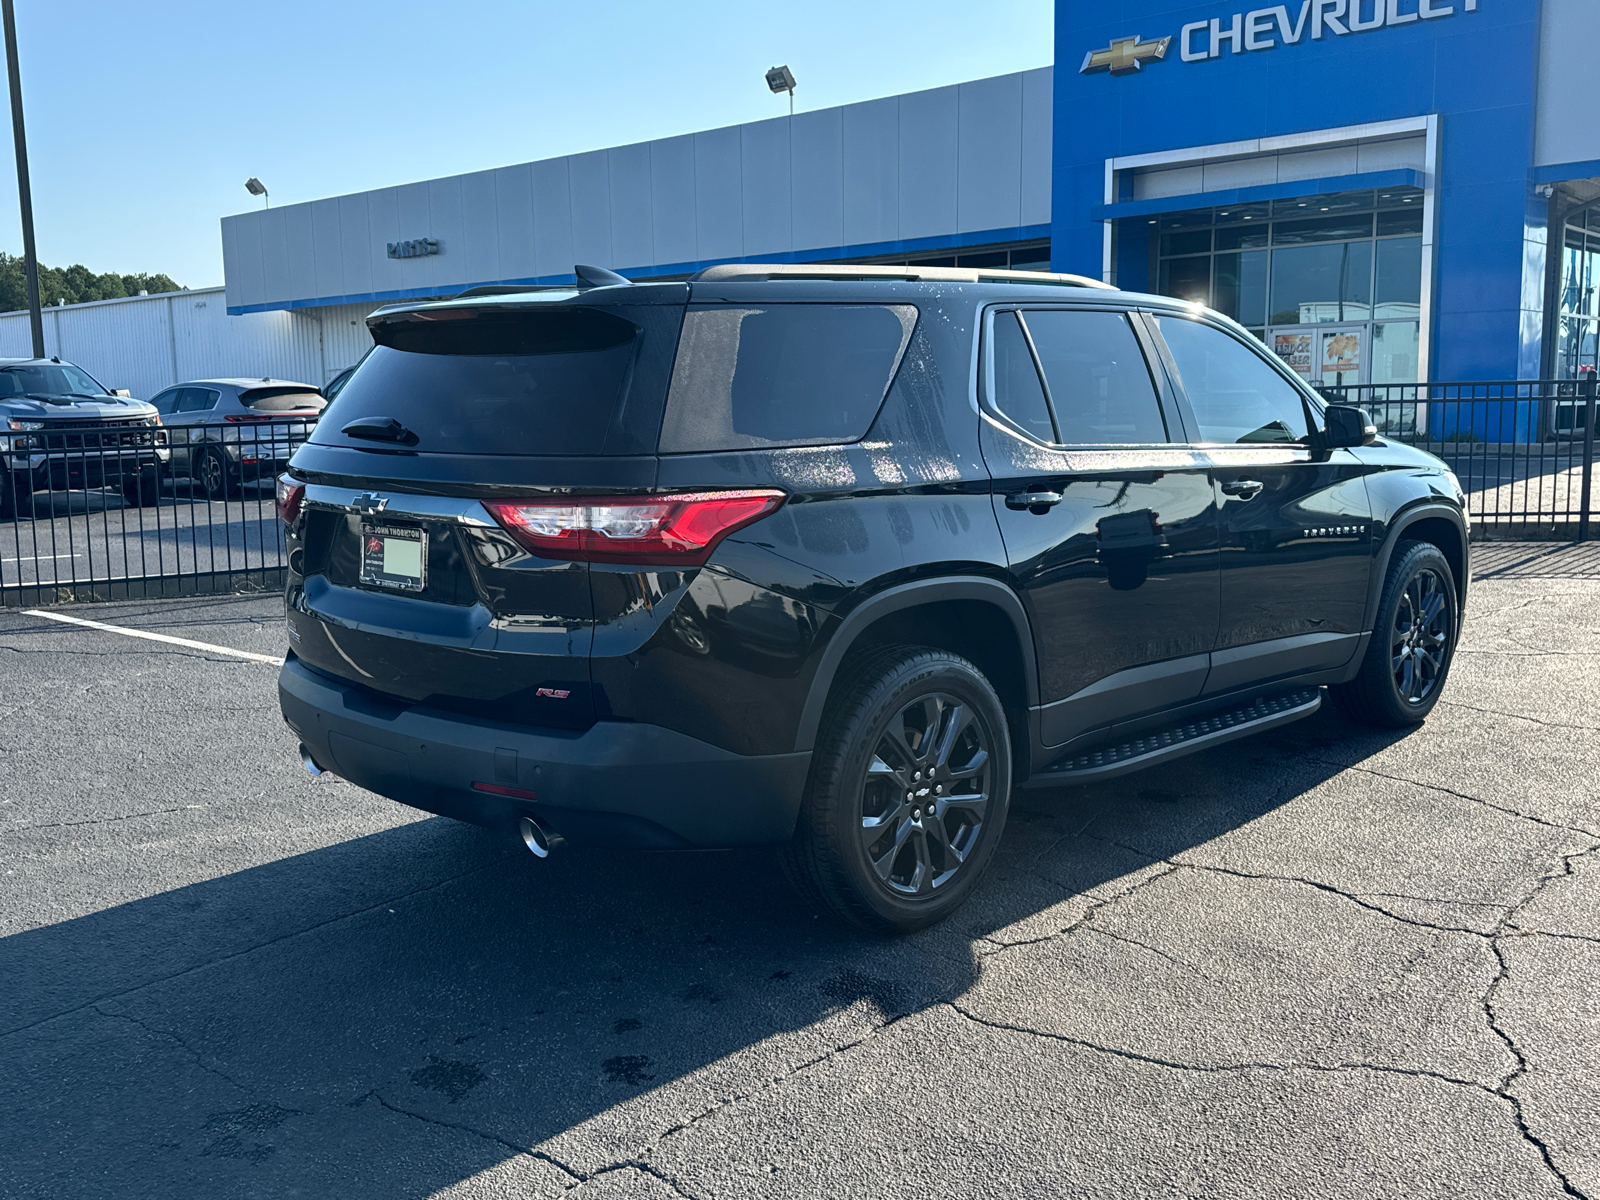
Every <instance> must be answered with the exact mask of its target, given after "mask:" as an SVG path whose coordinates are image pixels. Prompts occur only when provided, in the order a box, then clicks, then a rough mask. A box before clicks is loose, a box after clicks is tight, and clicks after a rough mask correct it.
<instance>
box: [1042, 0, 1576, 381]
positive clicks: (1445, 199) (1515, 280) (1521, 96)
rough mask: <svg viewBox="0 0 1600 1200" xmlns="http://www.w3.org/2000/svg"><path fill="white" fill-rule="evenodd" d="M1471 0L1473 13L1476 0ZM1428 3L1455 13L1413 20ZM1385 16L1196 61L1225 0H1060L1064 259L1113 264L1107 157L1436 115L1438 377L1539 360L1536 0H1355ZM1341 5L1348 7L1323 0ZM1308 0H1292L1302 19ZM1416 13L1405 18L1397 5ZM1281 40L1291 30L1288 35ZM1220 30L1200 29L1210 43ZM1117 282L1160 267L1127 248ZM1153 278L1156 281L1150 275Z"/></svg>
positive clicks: (1363, 10)
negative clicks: (1150, 54) (1129, 53)
mask: <svg viewBox="0 0 1600 1200" xmlns="http://www.w3.org/2000/svg"><path fill="white" fill-rule="evenodd" d="M1469 3H1472V4H1473V6H1474V7H1473V9H1472V10H1471V11H1469V10H1468V4H1469ZM1419 4H1420V5H1424V6H1426V7H1427V8H1428V9H1430V10H1431V11H1438V12H1442V11H1443V10H1444V9H1446V8H1448V9H1451V10H1452V11H1451V12H1450V13H1449V15H1443V16H1437V17H1434V18H1432V19H1428V20H1422V19H1414V20H1409V21H1406V20H1404V18H1406V17H1411V16H1413V15H1415V14H1417V13H1418V7H1419ZM1350 5H1351V6H1355V5H1359V10H1360V14H1361V18H1362V20H1364V21H1372V20H1375V19H1376V18H1377V17H1378V15H1380V10H1381V15H1383V16H1384V17H1385V18H1386V20H1385V24H1384V25H1383V26H1381V27H1378V28H1374V29H1371V30H1368V31H1365V32H1351V33H1349V34H1347V35H1345V36H1336V35H1334V34H1333V33H1331V32H1329V31H1327V30H1325V31H1324V36H1323V37H1322V38H1321V39H1320V40H1313V38H1312V36H1311V30H1310V28H1309V25H1310V21H1309V20H1308V21H1307V25H1308V28H1307V29H1306V30H1305V31H1304V33H1303V34H1302V37H1301V38H1300V40H1299V41H1298V43H1296V44H1294V45H1284V44H1281V41H1280V44H1278V45H1276V46H1275V47H1274V48H1272V49H1267V50H1257V51H1246V50H1243V49H1242V48H1241V49H1240V50H1238V51H1233V50H1230V48H1229V47H1228V45H1227V44H1223V45H1222V46H1221V47H1219V48H1220V50H1221V53H1220V56H1219V57H1216V58H1209V59H1207V60H1205V61H1198V62H1185V61H1183V60H1182V58H1181V57H1180V54H1179V46H1178V35H1179V32H1180V30H1181V28H1182V27H1183V26H1184V25H1185V24H1187V23H1189V22H1194V21H1201V20H1209V19H1210V18H1218V19H1219V21H1220V24H1221V27H1222V28H1223V29H1224V30H1226V29H1227V28H1228V27H1229V26H1230V24H1231V20H1232V17H1233V15H1234V13H1236V12H1247V11H1248V9H1246V8H1245V7H1244V6H1243V5H1237V6H1230V5H1229V4H1228V2H1227V0H1214V2H1212V3H1205V4H1173V3H1171V0H1058V3H1057V6H1056V63H1057V68H1058V69H1057V71H1056V76H1055V120H1054V131H1055V137H1054V162H1053V186H1052V196H1053V201H1054V203H1053V213H1052V235H1051V236H1052V266H1053V267H1054V268H1055V269H1056V270H1059V271H1074V272H1080V273H1084V274H1093V275H1099V274H1100V272H1101V269H1102V255H1103V236H1104V224H1103V222H1102V221H1099V220H1096V219H1094V216H1093V213H1092V210H1093V209H1094V208H1095V206H1096V205H1099V204H1101V203H1102V202H1103V200H1104V190H1105V169H1106V160H1107V159H1109V158H1114V157H1119V156H1126V155H1133V154H1143V153H1150V152H1154V151H1163V150H1177V149H1182V148H1184V147H1189V146H1203V145H1211V144H1216V143H1223V142H1230V141H1235V140H1242V139H1253V138H1262V137H1275V136H1281V135H1287V134H1295V133H1305V132H1310V131H1312V130H1318V129H1327V128H1332V127H1342V126H1348V125H1356V124H1363V123H1367V122H1376V121H1387V120H1395V119H1399V118H1406V117H1420V116H1426V115H1429V114H1439V118H1440V120H1439V135H1440V139H1441V142H1440V154H1439V175H1440V177H1439V179H1438V180H1437V187H1438V192H1437V199H1438V225H1437V231H1438V232H1437V260H1436V266H1435V274H1434V293H1433V300H1434V305H1435V308H1434V313H1435V318H1434V329H1433V346H1432V355H1431V360H1432V367H1431V370H1430V372H1429V373H1430V375H1431V376H1432V378H1434V379H1512V378H1519V377H1521V378H1527V377H1530V376H1533V375H1537V373H1538V353H1539V340H1540V333H1541V330H1540V327H1539V319H1540V312H1541V310H1542V292H1541V288H1542V280H1543V272H1544V263H1543V247H1544V222H1545V212H1546V206H1545V204H1544V202H1543V200H1542V199H1541V198H1540V197H1538V196H1537V195H1536V193H1535V191H1534V181H1533V178H1532V166H1533V147H1534V134H1535V129H1534V118H1535V95H1536V81H1537V77H1538V67H1539V31H1540V24H1539V20H1540V11H1539V7H1540V5H1539V0H1451V2H1450V3H1446V2H1445V0H1431V2H1430V0H1387V7H1386V8H1385V7H1384V5H1385V0H1350ZM1324 7H1325V10H1326V9H1333V8H1334V5H1333V4H1325V6H1324ZM1300 8H1301V5H1300V4H1299V3H1288V2H1287V0H1286V11H1287V13H1288V16H1289V18H1290V19H1291V21H1292V20H1293V19H1294V18H1295V17H1296V16H1297V15H1298V13H1299V10H1300ZM1390 16H1399V17H1400V18H1401V19H1402V23H1399V24H1395V25H1392V26H1391V25H1390V24H1389V23H1388V21H1387V18H1388V17H1390ZM1133 34H1138V35H1140V36H1141V37H1142V38H1144V39H1145V40H1147V41H1148V40H1152V39H1157V38H1161V37H1165V36H1168V35H1171V36H1172V38H1173V42H1172V45H1171V47H1170V48H1169V50H1168V53H1167V54H1166V56H1165V58H1164V59H1163V60H1161V61H1158V62H1148V63H1147V64H1146V65H1145V66H1144V67H1143V68H1142V69H1140V70H1139V71H1137V72H1130V73H1126V74H1122V75H1111V74H1109V73H1107V72H1105V71H1099V72H1096V73H1092V74H1081V73H1080V72H1079V70H1078V67H1079V65H1080V64H1081V63H1082V62H1083V61H1084V56H1085V54H1086V53H1088V52H1089V51H1092V50H1097V49H1101V48H1104V47H1106V46H1108V45H1109V44H1110V43H1111V41H1112V40H1113V39H1114V38H1122V37H1128V36H1130V35H1133ZM1275 40H1278V39H1275ZM1206 43H1209V37H1208V35H1207V34H1206V33H1204V32H1201V33H1197V34H1196V35H1195V47H1196V49H1198V48H1200V46H1201V45H1202V44H1206ZM1118 260H1119V262H1118V266H1119V276H1118V282H1119V283H1120V284H1121V285H1122V286H1125V287H1136V286H1141V285H1140V282H1139V279H1137V278H1129V277H1127V276H1124V275H1123V274H1122V273H1121V272H1122V271H1123V270H1127V271H1135V272H1138V273H1139V274H1140V275H1141V276H1147V268H1146V267H1145V266H1144V264H1145V263H1146V262H1147V261H1148V260H1147V258H1146V257H1145V251H1144V249H1142V248H1139V247H1124V248H1122V249H1121V250H1120V251H1119V254H1118ZM1151 282H1152V281H1150V280H1148V278H1147V277H1146V278H1144V282H1143V285H1142V286H1145V287H1148V286H1149V285H1150V283H1151Z"/></svg>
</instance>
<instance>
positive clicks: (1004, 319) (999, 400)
mask: <svg viewBox="0 0 1600 1200" xmlns="http://www.w3.org/2000/svg"><path fill="white" fill-rule="evenodd" d="M993 330H994V348H993V349H992V350H991V351H990V355H989V362H990V367H991V369H992V371H993V389H994V391H993V394H992V395H991V396H990V402H991V403H992V404H993V405H994V406H995V407H996V408H997V409H999V410H1000V411H1001V412H1002V413H1004V414H1005V415H1006V416H1008V417H1010V418H1011V420H1013V421H1015V422H1016V423H1017V425H1018V426H1020V427H1021V428H1022V429H1024V430H1026V431H1027V432H1028V433H1031V434H1032V435H1033V436H1034V437H1036V438H1038V439H1039V440H1040V441H1041V442H1054V441H1055V440H1056V430H1055V425H1054V423H1053V422H1052V421H1051V420H1050V409H1049V408H1048V407H1047V406H1046V404H1045V402H1044V388H1043V387H1041V386H1040V384H1039V372H1038V370H1037V369H1036V368H1035V367H1034V365H1033V355H1032V354H1031V353H1029V351H1028V343H1027V341H1026V340H1025V339H1024V338H1023V336H1022V326H1021V325H1020V324H1018V323H1017V314H1016V313H1014V312H1001V313H996V314H995V317H994V326H993Z"/></svg>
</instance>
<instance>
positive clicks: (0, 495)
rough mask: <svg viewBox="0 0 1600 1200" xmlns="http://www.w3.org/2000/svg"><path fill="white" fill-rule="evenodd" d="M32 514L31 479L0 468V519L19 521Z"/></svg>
mask: <svg viewBox="0 0 1600 1200" xmlns="http://www.w3.org/2000/svg"><path fill="white" fill-rule="evenodd" d="M32 515H33V480H32V479H31V478H29V477H28V476H27V475H18V474H16V473H15V472H13V471H5V470H0V521H20V520H21V519H22V518H23V517H31V516H32Z"/></svg>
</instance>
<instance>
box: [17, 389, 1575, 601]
mask: <svg viewBox="0 0 1600 1200" xmlns="http://www.w3.org/2000/svg"><path fill="white" fill-rule="evenodd" d="M1322 390H1323V392H1324V394H1325V395H1327V396H1328V398H1329V399H1330V400H1337V401H1341V402H1344V403H1352V404H1358V405H1360V406H1361V407H1363V408H1365V409H1367V410H1368V411H1369V412H1370V413H1372V415H1373V418H1374V420H1375V421H1376V423H1377V425H1378V427H1379V429H1380V430H1381V431H1382V432H1383V434H1384V435H1385V436H1386V437H1388V438H1391V439H1395V440H1399V441H1404V442H1409V443H1411V444H1413V445H1416V446H1419V447H1421V448H1422V449H1424V450H1427V451H1429V452H1430V453H1432V454H1435V455H1438V456H1439V457H1440V458H1442V459H1444V461H1445V462H1447V463H1449V464H1450V466H1451V467H1452V468H1453V469H1454V470H1455V472H1456V474H1457V476H1458V477H1459V478H1460V479H1461V483H1462V486H1463V487H1464V488H1465V489H1466V492H1467V497H1468V499H1467V504H1468V509H1469V511H1470V512H1471V514H1472V519H1473V530H1474V535H1475V536H1478V537H1498V538H1514V537H1526V538H1570V539H1573V540H1577V541H1582V540H1585V539H1587V538H1588V537H1589V533H1590V530H1591V528H1597V527H1600V526H1597V524H1596V522H1597V519H1600V511H1597V510H1596V505H1597V504H1600V496H1597V495H1596V494H1595V488H1594V474H1595V471H1594V459H1595V424H1596V420H1597V417H1596V400H1597V390H1596V380H1595V377H1594V376H1593V375H1589V376H1587V377H1586V378H1583V379H1578V380H1570V379H1569V380H1536V381H1524V382H1477V383H1431V384H1367V385H1362V386H1359V387H1327V388H1324V389H1322ZM313 424H314V423H313V422H312V421H309V420H307V419H305V418H303V417H296V418H291V419H283V418H264V417H263V418H245V419H242V420H238V421H220V422H210V423H206V424H179V425H166V426H157V425H156V424H155V423H154V422H153V421H150V420H147V419H140V420H135V421H121V422H116V423H70V422H62V421H51V422H48V423H45V422H40V423H38V425H36V426H33V427H30V425H29V423H27V422H20V421H13V422H11V424H10V427H9V428H7V429H0V605H5V606H19V605H22V606H26V605H38V604H54V603H64V602H69V601H78V600H117V599H142V598H147V597H155V596H173V595H188V594H195V593H206V592H234V591H249V590H268V589H273V588H278V587H281V586H282V585H283V579H284V563H285V558H284V556H285V548H284V542H283V527H282V525H281V523H280V522H279V521H278V519H277V511H276V507H275V504H274V496H273V489H274V484H275V482H276V479H277V476H278V474H279V473H280V472H281V471H282V470H283V467H284V465H285V464H286V463H287V462H288V459H289V456H290V454H292V453H293V451H294V449H295V447H297V446H298V445H300V443H301V442H303V441H305V440H306V438H307V437H309V436H310V433H311V430H312V427H313Z"/></svg>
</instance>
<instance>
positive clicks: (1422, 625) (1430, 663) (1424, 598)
mask: <svg viewBox="0 0 1600 1200" xmlns="http://www.w3.org/2000/svg"><path fill="white" fill-rule="evenodd" d="M1451 616H1452V614H1451V612H1450V605H1449V593H1448V592H1447V591H1446V590H1445V586H1444V580H1442V579H1441V578H1440V577H1439V575H1438V573H1437V572H1436V571H1434V570H1432V569H1424V570H1421V571H1418V572H1417V574H1416V576H1415V577H1414V578H1412V579H1411V581H1410V582H1409V583H1407V584H1406V586H1405V590H1404V591H1402V592H1401V593H1400V598H1399V603H1398V604H1396V605H1395V612H1394V629H1393V631H1392V639H1391V642H1390V666H1391V669H1392V670H1393V672H1394V685H1395V688H1396V689H1397V690H1398V691H1399V693H1400V698H1401V700H1403V701H1404V702H1405V703H1407V704H1421V703H1422V702H1423V701H1424V700H1426V699H1427V698H1428V697H1429V696H1430V695H1432V694H1433V690H1434V689H1435V688H1436V687H1438V686H1439V680H1440V679H1441V678H1442V677H1443V675H1444V669H1445V660H1446V658H1447V656H1448V655H1449V653H1450V633H1451V630H1450V622H1451Z"/></svg>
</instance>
